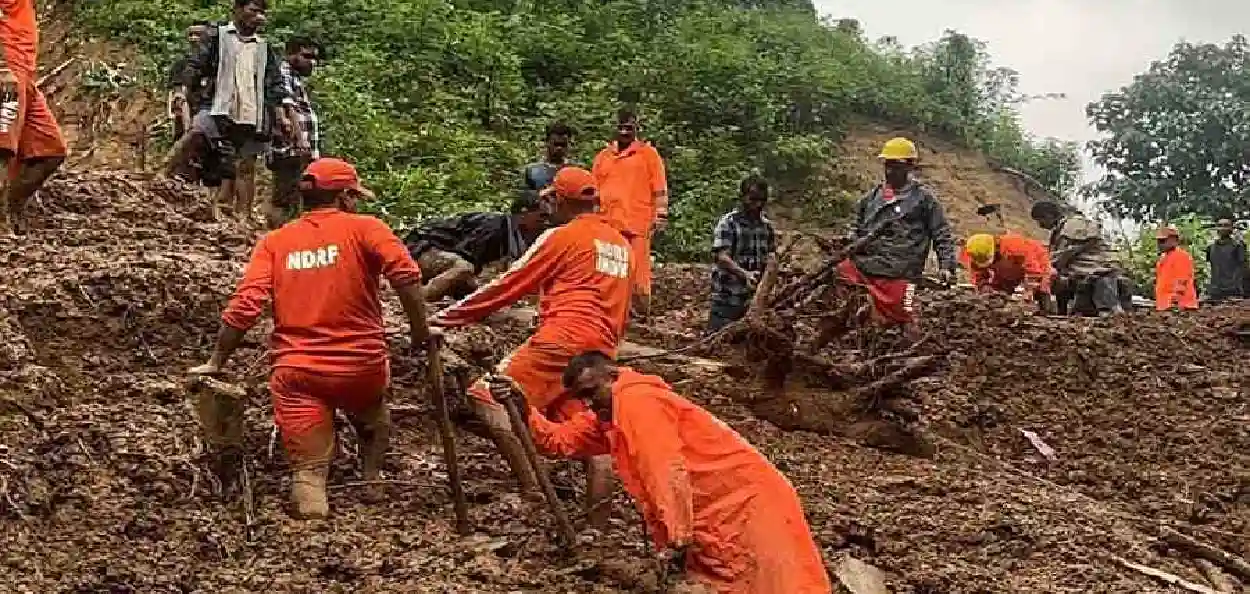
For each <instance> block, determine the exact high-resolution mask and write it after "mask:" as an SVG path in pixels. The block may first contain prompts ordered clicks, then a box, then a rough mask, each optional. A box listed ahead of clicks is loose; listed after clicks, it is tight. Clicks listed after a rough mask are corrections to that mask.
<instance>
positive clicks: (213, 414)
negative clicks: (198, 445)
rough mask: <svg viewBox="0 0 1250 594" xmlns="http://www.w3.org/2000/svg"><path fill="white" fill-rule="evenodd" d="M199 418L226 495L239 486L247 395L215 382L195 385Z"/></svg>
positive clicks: (234, 387) (239, 390)
mask: <svg viewBox="0 0 1250 594" xmlns="http://www.w3.org/2000/svg"><path fill="white" fill-rule="evenodd" d="M191 390H192V398H193V402H194V407H195V416H196V418H197V420H199V423H200V429H202V430H203V431H204V441H205V442H207V444H208V450H209V453H210V454H211V455H212V463H211V464H212V469H213V473H214V474H215V475H216V476H217V480H218V481H220V482H221V487H222V491H223V493H230V492H232V491H234V490H235V488H236V487H237V486H238V483H239V478H240V475H239V473H240V471H241V469H242V461H243V407H244V405H245V403H246V397H247V394H246V392H244V391H243V389H242V388H239V387H238V386H234V385H231V384H227V383H224V382H220V381H217V380H213V379H207V378H205V379H201V380H198V381H196V382H194V383H193V384H192V385H191Z"/></svg>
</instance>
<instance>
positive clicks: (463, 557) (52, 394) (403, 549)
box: [0, 173, 1250, 593]
mask: <svg viewBox="0 0 1250 594" xmlns="http://www.w3.org/2000/svg"><path fill="white" fill-rule="evenodd" d="M35 211H36V215H37V225H38V227H39V228H37V229H36V230H35V231H34V232H33V233H32V235H30V236H29V237H27V238H24V239H21V240H12V239H0V253H3V254H4V256H3V258H4V260H5V262H4V263H5V271H6V277H5V280H4V282H3V284H2V288H0V295H2V297H3V298H2V299H0V345H2V348H0V542H3V543H4V546H3V547H0V583H4V584H6V587H5V588H4V589H5V590H9V591H18V592H101V591H108V592H130V591H134V592H174V591H177V592H191V591H197V592H198V591H203V592H217V591H220V592H242V591H261V590H269V591H281V592H288V591H291V592H294V591H327V592H336V591H337V592H376V591H408V592H550V593H566V592H568V593H572V592H653V591H655V587H656V586H655V576H654V575H653V574H654V571H653V567H652V565H651V564H650V563H649V562H647V561H646V555H647V549H646V547H645V546H644V544H643V538H642V534H641V531H640V528H639V525H638V522H637V518H636V514H635V513H634V511H633V509H632V507H631V506H630V505H629V503H628V500H627V499H626V498H625V497H624V496H623V495H618V500H617V506H616V507H615V509H614V513H613V521H612V528H611V529H610V530H607V531H606V532H604V533H602V534H595V533H590V532H586V533H584V534H583V536H584V537H585V539H586V541H587V544H585V545H584V547H583V551H582V553H581V554H580V555H578V556H577V557H575V558H567V557H564V556H562V555H561V554H560V552H559V551H558V550H556V548H555V547H554V545H553V544H552V543H553V539H552V535H551V534H549V529H550V526H551V522H549V521H547V520H546V518H545V516H544V514H543V513H542V512H541V510H534V509H533V508H531V507H528V506H527V504H525V503H523V502H521V501H519V500H517V498H515V497H513V496H512V495H511V489H512V482H511V479H510V476H509V474H508V473H507V472H506V469H505V468H504V467H503V465H502V464H501V462H500V461H499V460H498V458H497V457H496V456H494V455H493V454H492V453H491V451H490V449H489V448H488V447H487V446H486V444H485V443H484V442H482V441H481V440H479V439H477V438H474V437H471V436H468V435H462V444H463V448H464V450H465V451H464V452H463V460H464V462H465V463H466V464H467V473H468V478H469V482H468V484H467V489H468V492H469V497H470V501H471V516H472V520H473V524H474V526H475V528H476V533H475V534H474V535H473V536H472V537H469V538H459V537H457V536H456V535H455V534H453V530H452V526H451V523H450V521H449V520H450V516H451V513H450V505H449V498H448V496H447V495H446V492H445V488H444V481H445V477H446V475H445V472H444V465H443V462H442V459H441V456H440V455H439V449H438V446H437V439H436V432H435V430H434V429H435V428H434V424H433V421H432V419H431V416H430V410H429V406H428V404H427V398H426V397H425V394H424V392H423V386H422V382H421V376H422V370H421V369H420V367H421V365H420V363H419V362H415V361H412V360H410V359H409V358H407V357H401V358H400V359H399V360H398V361H397V362H396V364H395V375H396V377H397V382H396V387H395V391H394V395H393V402H394V403H395V405H396V408H397V414H396V419H397V431H396V435H395V438H394V441H393V447H392V452H391V453H390V455H389V456H388V458H387V465H386V474H387V480H388V481H389V482H387V483H385V484H383V485H360V484H358V481H359V479H358V473H357V470H356V466H355V458H354V448H355V442H354V440H353V438H352V436H351V435H350V430H349V429H344V431H343V432H342V433H341V436H342V438H343V439H342V440H341V445H340V455H339V456H338V458H337V461H336V465H335V469H334V472H333V475H332V487H331V504H332V506H333V509H334V512H335V514H334V516H333V517H332V518H331V519H328V520H325V521H314V522H300V521H295V520H292V519H291V518H290V517H289V516H288V515H287V513H286V510H285V504H286V501H285V495H286V488H287V476H286V468H285V462H284V460H283V456H282V453H281V451H280V448H277V450H275V451H272V454H271V453H270V452H271V450H270V448H271V446H270V443H271V442H270V435H271V431H270V427H271V424H270V410H269V406H268V404H267V402H266V394H265V391H264V373H265V369H264V362H263V357H262V354H263V351H262V349H261V348H260V345H261V344H262V342H263V340H264V330H265V329H264V328H258V329H257V330H256V331H253V333H252V334H251V337H250V338H251V341H252V342H251V343H250V344H249V345H248V346H247V348H244V349H242V350H241V351H240V352H239V353H238V354H237V355H236V357H235V360H234V363H233V366H232V368H231V371H232V373H233V379H234V380H236V381H237V382H238V383H239V384H240V385H243V386H245V387H246V389H247V391H248V394H249V402H250V409H249V413H248V417H247V418H248V429H249V436H248V443H249V445H250V446H251V447H250V451H251V459H250V463H249V472H248V476H249V478H250V484H251V489H250V494H251V496H250V498H234V497H231V498H223V497H219V496H218V495H216V494H215V492H214V491H215V487H216V485H215V484H214V483H213V480H212V479H211V475H210V473H209V472H208V464H207V457H206V455H205V452H204V447H203V442H202V441H201V439H200V437H199V432H198V428H197V427H196V424H195V421H194V419H193V417H192V416H191V414H190V409H189V407H188V405H187V402H186V394H187V391H186V389H185V386H184V383H183V382H184V378H183V373H182V372H183V370H185V369H186V368H187V367H189V366H191V365H194V364H197V363H200V362H202V359H203V358H204V357H205V356H207V354H208V352H209V350H210V348H211V341H212V337H213V334H214V332H215V329H216V325H217V314H218V311H219V309H220V307H221V306H222V305H223V303H224V301H225V299H226V297H227V296H228V294H229V291H230V289H231V287H232V285H233V283H234V280H235V278H236V277H237V275H238V273H239V272H240V270H241V266H242V262H243V260H244V259H245V257H246V254H247V251H248V249H249V247H250V245H251V241H252V236H251V234H250V233H248V232H246V231H245V230H244V229H243V228H241V227H240V226H238V225H235V224H231V223H225V222H213V221H210V220H209V218H208V214H209V209H208V204H207V202H206V201H205V200H204V199H202V198H200V197H199V196H198V195H197V194H196V193H194V192H191V191H188V190H186V189H184V188H181V187H178V186H176V185H172V184H169V183H166V182H158V181H148V180H145V179H142V178H139V177H135V176H133V175H128V174H120V173H118V174H112V173H98V174H90V175H88V174H67V175H65V176H62V177H60V178H58V179H57V180H55V181H53V182H52V183H51V184H50V185H49V187H48V188H47V189H46V190H45V191H44V192H42V193H41V195H40V201H39V204H38V205H37V206H36V207H35ZM658 274H659V280H658V285H657V293H658V294H659V303H658V306H659V310H660V311H659V312H658V313H660V314H661V315H658V316H657V317H656V319H655V321H654V322H652V323H649V324H648V326H647V327H645V328H637V329H635V331H634V333H633V335H632V336H633V338H634V339H635V340H636V341H638V342H640V343H643V344H652V345H658V346H671V347H679V346H683V345H689V344H691V343H692V342H694V341H695V340H696V338H697V335H698V333H699V331H700V326H701V325H702V323H703V315H704V311H705V310H704V309H703V301H702V297H701V295H700V291H701V290H702V287H703V286H704V283H705V275H706V271H705V270H703V269H702V268H699V267H689V266H672V267H663V268H661V270H660V271H659V273H658ZM925 299H926V306H927V308H926V331H927V333H928V335H929V338H928V339H927V340H926V341H925V342H924V343H923V344H922V345H921V346H920V347H919V348H918V349H917V351H918V352H917V354H918V355H929V356H933V357H935V358H936V359H938V360H939V365H938V367H937V369H935V371H934V372H933V373H932V374H930V375H928V376H927V377H924V378H921V379H918V380H915V381H913V382H911V383H910V384H909V385H908V391H907V394H906V395H905V396H906V399H907V400H908V401H909V402H911V403H912V408H913V409H914V411H915V412H916V413H918V414H917V417H916V418H914V419H910V420H908V421H907V424H908V426H909V431H913V432H915V433H916V434H918V435H922V436H923V437H924V438H925V439H926V440H927V441H928V443H930V444H932V446H933V447H932V450H931V451H929V452H926V454H928V455H927V457H922V456H915V455H905V454H900V453H897V452H895V451H890V450H888V449H883V448H876V447H867V446H865V445H864V444H863V441H865V440H863V439H862V437H863V436H855V435H851V436H849V437H848V436H847V435H848V432H846V431H840V430H839V427H838V424H839V422H838V419H827V420H826V423H827V426H826V427H825V429H829V431H827V433H828V434H827V435H822V434H817V433H813V432H807V431H784V430H781V429H779V428H778V427H777V426H776V425H775V424H773V423H770V422H768V421H766V420H762V419H761V418H759V417H757V416H756V415H755V414H754V413H755V412H757V411H758V410H759V403H760V402H761V401H768V400H769V399H775V398H777V397H778V395H777V394H775V393H773V392H770V391H769V390H767V389H766V388H764V386H763V385H762V384H760V383H759V382H758V381H757V380H755V379H754V378H753V376H752V375H751V374H750V373H746V374H744V373H741V370H740V369H739V370H737V371H735V366H741V362H740V361H738V360H733V361H729V360H730V359H733V357H732V356H731V355H732V353H731V352H728V351H714V352H713V353H711V354H710V355H708V356H709V358H711V359H717V360H719V359H725V360H726V361H729V362H730V363H731V365H730V366H729V367H727V368H725V369H720V368H717V367H716V366H710V365H699V364H693V363H690V362H689V361H677V362H674V361H672V360H665V359H651V360H646V361H641V362H639V363H638V366H639V367H641V368H643V369H647V370H653V371H659V372H662V373H663V374H664V375H665V376H666V377H668V378H669V379H670V381H672V382H674V383H675V385H677V387H678V388H679V389H680V391H682V392H683V393H684V394H686V395H688V396H689V397H690V398H692V399H694V400H696V401H698V402H700V403H702V404H704V405H705V406H707V407H708V408H709V409H710V410H712V411H714V412H715V413H717V414H718V415H720V416H721V417H722V418H724V419H725V420H726V421H727V422H729V423H730V424H732V425H733V426H734V427H736V428H737V429H738V430H739V431H741V432H742V433H743V434H744V436H746V437H747V438H748V439H749V440H751V441H752V442H753V443H755V444H756V445H757V446H758V447H760V448H761V449H762V450H763V451H764V452H765V453H767V454H768V455H769V457H770V458H771V459H773V460H774V461H775V462H776V464H777V466H778V467H779V468H780V469H781V470H782V471H783V472H785V473H786V475H787V476H788V477H789V478H790V480H791V481H792V482H793V483H794V484H795V486H796V488H797V489H798V490H799V492H800V493H801V495H802V497H803V500H804V504H805V506H806V509H807V512H808V515H809V519H810V522H811V526H812V530H813V532H814V533H815V534H816V536H817V538H818V539H819V541H820V544H821V546H822V548H823V550H824V553H825V555H826V560H827V561H828V562H829V563H830V564H831V565H832V564H833V563H835V562H836V561H837V560H838V559H839V557H840V556H841V555H845V554H850V555H854V556H855V557H858V558H860V559H862V560H864V561H867V562H870V563H872V564H874V565H876V566H877V567H879V568H881V569H882V570H884V571H885V572H886V573H887V576H888V581H889V583H890V586H891V587H892V588H893V589H894V591H896V592H916V593H920V592H925V593H946V592H1167V591H1172V590H1170V589H1169V588H1170V587H1169V586H1165V585H1163V584H1161V583H1160V582H1158V581H1155V580H1153V579H1152V578H1149V577H1145V576H1142V575H1141V574H1139V573H1137V572H1135V571H1132V570H1129V569H1125V568H1124V567H1123V566H1122V565H1121V564H1120V563H1119V561H1118V560H1117V558H1124V559H1127V560H1130V561H1133V562H1136V563H1141V564H1144V565H1148V566H1151V567H1154V568H1157V569H1161V570H1164V571H1168V572H1172V573H1175V574H1177V575H1180V576H1182V577H1185V578H1186V579H1188V580H1190V581H1193V582H1196V583H1199V584H1208V585H1210V584H1211V583H1212V582H1210V581H1209V579H1210V578H1209V577H1208V575H1207V574H1205V573H1204V571H1203V568H1202V566H1201V564H1199V563H1198V562H1196V561H1195V560H1194V559H1192V558H1191V557H1189V556H1188V555H1186V554H1183V553H1181V552H1179V551H1176V550H1172V549H1170V548H1168V547H1167V546H1165V545H1163V544H1162V543H1161V541H1160V540H1159V535H1160V530H1161V527H1162V526H1169V527H1171V528H1174V529H1176V530H1178V531H1180V532H1182V533H1184V534H1188V535H1190V536H1193V537H1196V538H1199V539H1201V540H1202V541H1204V542H1207V543H1210V544H1212V545H1215V546H1218V547H1220V548H1222V549H1224V550H1227V551H1230V552H1233V553H1235V554H1239V555H1242V556H1248V555H1250V412H1248V411H1247V410H1246V396H1247V394H1246V386H1247V374H1250V371H1247V370H1246V366H1245V365H1244V361H1245V353H1246V352H1245V350H1243V349H1242V347H1240V346H1239V344H1238V343H1236V342H1234V340H1233V337H1231V336H1229V335H1228V334H1226V333H1225V332H1224V330H1225V328H1227V327H1229V326H1230V325H1232V324H1234V323H1238V322H1241V321H1244V320H1245V319H1246V318H1247V315H1248V312H1247V309H1245V308H1244V307H1235V306H1229V307H1223V308H1212V309H1207V310H1204V311H1202V312H1199V313H1194V314H1186V315H1172V314H1163V315H1155V314H1143V315H1137V316H1133V317H1131V318H1127V319H1120V320H1068V319H1065V320H1056V319H1048V318H1040V317H1034V316H1031V315H1027V314H1025V313H1022V312H1021V311H1019V310H1018V309H1015V308H1014V306H1013V305H1012V304H1010V303H1007V302H1005V301H997V300H994V299H984V298H974V297H972V296H968V295H962V294H958V293H936V294H930V295H927V296H926V297H925ZM395 329H396V342H395V345H394V346H395V347H396V348H397V349H398V348H401V347H402V343H403V341H404V339H403V338H401V336H402V325H401V324H399V323H396V325H395ZM525 330H526V329H525V328H524V325H523V324H518V323H515V322H508V323H505V324H502V325H500V326H498V327H494V328H476V329H472V330H470V331H468V333H467V334H463V335H460V336H454V337H453V342H454V344H455V345H456V348H457V353H458V354H459V355H460V359H461V360H463V361H464V363H465V365H466V366H467V368H466V369H465V374H467V375H471V373H472V372H474V371H476V370H480V369H484V368H486V367H488V366H489V365H491V364H493V362H494V360H496V359H497V358H498V357H500V356H502V354H504V353H506V352H507V350H508V349H509V348H511V347H512V346H513V345H515V344H516V343H517V342H518V341H519V340H520V339H521V338H522V337H523V336H524V333H525ZM890 340H892V339H891V337H888V336H887V337H884V338H883V339H882V340H881V341H878V342H877V343H874V345H872V348H871V349H867V350H872V351H873V352H871V353H870V352H866V351H857V350H856V349H857V348H858V347H859V346H862V345H856V344H851V343H839V344H837V345H834V346H833V347H829V348H828V349H826V350H825V351H823V352H821V353H818V354H817V356H819V357H824V358H825V359H826V360H830V361H843V362H855V361H862V360H865V359H866V358H870V357H872V356H875V355H876V354H879V353H880V352H883V351H888V350H889V349H890V348H891V344H892V343H891V342H890ZM748 371H749V370H748ZM453 375H454V374H453ZM786 387H787V392H786V394H787V395H786V396H785V397H787V398H795V399H799V400H801V401H802V402H804V403H806V402H807V401H808V400H816V401H821V402H823V401H824V400H821V399H829V398H833V399H836V398H839V397H842V396H841V394H843V393H841V392H835V391H831V390H829V389H828V388H826V387H822V386H821V385H820V382H819V381H816V380H813V379H812V378H810V377H807V376H805V375H804V373H803V370H802V369H796V372H795V373H794V374H793V377H791V379H790V381H789V382H788V383H787V386H786ZM805 405H806V404H805ZM1022 430H1027V431H1031V432H1033V433H1034V434H1035V435H1036V437H1037V438H1039V440H1040V442H1041V443H1044V444H1045V445H1047V446H1049V447H1050V448H1053V450H1054V454H1053V456H1052V458H1053V459H1048V458H1047V457H1046V456H1044V455H1043V454H1042V453H1040V450H1039V448H1038V447H1036V446H1034V445H1032V444H1031V442H1030V441H1029V440H1028V439H1027V438H1026V437H1025V435H1024V434H1023V433H1022ZM857 437H858V438H859V439H857ZM578 473H579V470H578V469H577V468H576V467H575V466H574V465H571V464H560V465H558V473H557V477H556V478H557V482H558V486H559V489H560V491H561V493H562V495H564V496H565V497H566V498H568V499H569V501H570V508H571V509H572V508H573V507H574V506H575V503H574V502H575V501H577V500H579V499H580V491H581V480H580V475H579V474H578ZM579 527H580V525H579ZM1247 583H1250V581H1248V582H1247Z"/></svg>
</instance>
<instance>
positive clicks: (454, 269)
mask: <svg viewBox="0 0 1250 594" xmlns="http://www.w3.org/2000/svg"><path fill="white" fill-rule="evenodd" d="M511 211H512V213H511V214H503V213H495V212H470V213H465V214H462V215H458V216H455V217H451V218H446V219H437V220H434V221H429V222H427V223H425V224H423V225H421V226H420V227H417V228H416V229H414V230H413V231H412V232H411V233H409V234H408V236H407V237H405V238H404V243H405V244H406V245H407V246H408V252H409V253H411V254H412V257H413V258H414V259H416V261H417V266H418V267H420V268H421V278H423V279H428V280H427V283H426V286H425V300H426V301H427V302H434V301H438V300H439V299H442V298H443V297H446V296H448V295H451V296H455V297H458V296H463V295H467V294H468V293H471V292H472V291H474V290H475V289H477V275H478V274H480V273H481V272H482V269H484V268H486V267H487V266H488V265H490V264H492V263H495V262H501V261H503V262H512V261H515V260H516V259H517V258H519V257H521V254H524V253H525V249H526V247H528V246H529V244H530V243H532V242H533V241H534V239H535V238H537V237H538V234H539V233H541V232H542V230H543V229H544V228H545V227H546V216H545V214H544V213H543V209H542V205H541V201H540V199H539V198H538V196H537V195H536V194H534V193H532V192H523V193H522V194H521V195H520V196H519V197H518V198H517V199H516V200H514V201H513V202H512V208H511Z"/></svg>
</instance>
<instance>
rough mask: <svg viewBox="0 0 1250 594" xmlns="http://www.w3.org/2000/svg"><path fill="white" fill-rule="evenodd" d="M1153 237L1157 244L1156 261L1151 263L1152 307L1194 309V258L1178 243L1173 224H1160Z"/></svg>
mask: <svg viewBox="0 0 1250 594" xmlns="http://www.w3.org/2000/svg"><path fill="white" fill-rule="evenodd" d="M1155 240H1156V241H1157V242H1158V244H1159V261H1158V262H1156V263H1155V309H1157V310H1159V311H1167V310H1169V309H1172V308H1177V309H1198V289H1197V286H1196V285H1195V284H1194V259H1193V257H1192V256H1190V255H1189V252H1187V251H1185V249H1184V248H1182V247H1181V234H1180V232H1179V231H1177V230H1176V228H1175V227H1164V228H1162V229H1159V232H1158V233H1156V234H1155Z"/></svg>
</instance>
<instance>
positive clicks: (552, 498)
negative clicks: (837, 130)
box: [503, 398, 577, 551]
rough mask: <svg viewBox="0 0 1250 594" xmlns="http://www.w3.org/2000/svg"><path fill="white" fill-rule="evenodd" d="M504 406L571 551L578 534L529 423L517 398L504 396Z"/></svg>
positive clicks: (558, 531) (563, 538)
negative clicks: (535, 443) (559, 495)
mask: <svg viewBox="0 0 1250 594" xmlns="http://www.w3.org/2000/svg"><path fill="white" fill-rule="evenodd" d="M503 406H504V408H506V409H507V410H508V419H509V420H510V421H512V431H513V432H514V433H516V436H517V439H519V440H521V449H522V450H524V451H525V459H526V461H527V462H529V465H530V467H531V468H533V469H534V475H535V476H536V477H538V486H539V487H542V490H543V497H544V498H546V500H547V507H548V508H550V509H551V515H552V516H554V517H555V519H556V533H557V534H558V535H559V537H560V540H561V541H562V544H563V545H564V547H565V549H566V550H568V551H571V550H572V549H573V546H574V544H575V543H576V542H577V534H576V533H575V532H573V524H572V522H570V521H569V516H568V514H565V513H564V508H563V507H561V506H560V498H559V497H557V496H556V488H555V486H554V485H552V484H551V477H550V476H548V475H547V467H546V466H544V465H543V464H542V461H541V460H539V459H538V448H536V447H535V446H534V438H533V436H531V435H530V428H529V423H527V422H526V419H525V416H524V415H522V414H521V410H520V408H518V406H517V402H516V399H515V398H504V399H503Z"/></svg>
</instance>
